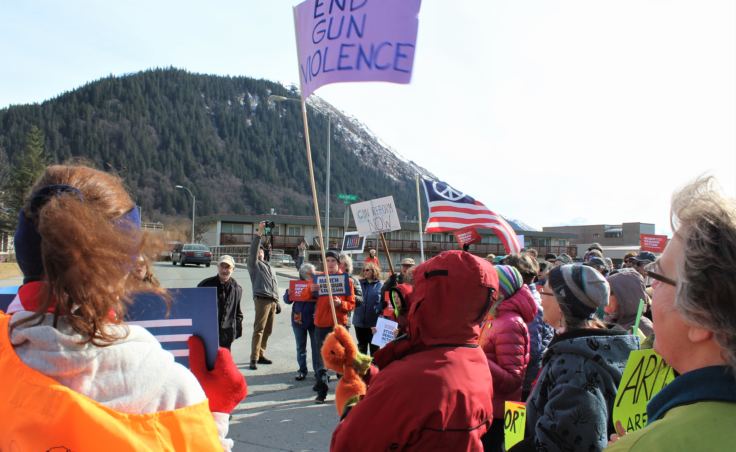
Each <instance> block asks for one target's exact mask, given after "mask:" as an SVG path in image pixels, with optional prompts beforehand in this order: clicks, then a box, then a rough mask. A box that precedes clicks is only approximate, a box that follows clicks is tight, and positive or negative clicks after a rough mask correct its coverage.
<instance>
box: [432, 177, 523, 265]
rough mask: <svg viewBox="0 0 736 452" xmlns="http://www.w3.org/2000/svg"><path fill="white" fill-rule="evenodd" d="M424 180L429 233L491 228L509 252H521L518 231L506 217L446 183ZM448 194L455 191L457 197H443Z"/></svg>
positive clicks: (453, 193)
mask: <svg viewBox="0 0 736 452" xmlns="http://www.w3.org/2000/svg"><path fill="white" fill-rule="evenodd" d="M423 182H424V190H425V192H426V194H427V205H428V206H429V219H428V220H427V226H426V229H425V232H428V233H432V232H449V231H455V230H457V229H463V228H466V227H468V226H477V227H481V228H488V229H491V230H492V231H494V232H495V234H496V235H497V236H498V238H499V240H500V241H501V243H503V246H504V248H505V249H506V252H508V253H518V252H519V251H521V245H520V244H519V240H518V238H517V237H516V232H515V231H514V229H513V228H512V227H511V225H509V224H508V222H507V221H506V220H505V219H504V218H503V217H502V216H500V215H497V214H496V213H495V212H493V211H491V210H489V209H488V208H487V207H486V206H484V205H483V204H482V203H481V202H479V201H476V200H475V199H473V198H472V197H470V196H468V195H465V194H463V193H461V192H458V191H457V190H454V189H453V188H452V187H450V186H449V185H447V184H446V183H444V182H433V181H429V180H426V179H425V180H424V181H423ZM448 194H452V195H453V196H452V198H457V200H456V201H450V200H448V199H447V198H445V197H444V196H443V195H448Z"/></svg>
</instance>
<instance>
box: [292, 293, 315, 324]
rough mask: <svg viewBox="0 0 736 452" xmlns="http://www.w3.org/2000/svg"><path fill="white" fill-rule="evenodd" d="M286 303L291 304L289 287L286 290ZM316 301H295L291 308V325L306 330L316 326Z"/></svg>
mask: <svg viewBox="0 0 736 452" xmlns="http://www.w3.org/2000/svg"><path fill="white" fill-rule="evenodd" d="M284 303H286V304H291V303H292V302H291V300H289V289H286V292H284ZM316 306H317V302H316V301H295V302H294V306H292V308H291V326H292V327H294V328H303V329H305V330H308V329H312V328H314V311H315V307H316Z"/></svg>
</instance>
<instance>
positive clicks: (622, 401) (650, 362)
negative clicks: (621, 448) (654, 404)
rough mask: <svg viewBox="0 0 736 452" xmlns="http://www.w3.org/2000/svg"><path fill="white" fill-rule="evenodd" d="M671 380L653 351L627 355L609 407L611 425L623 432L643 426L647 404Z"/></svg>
mask: <svg viewBox="0 0 736 452" xmlns="http://www.w3.org/2000/svg"><path fill="white" fill-rule="evenodd" d="M674 379H675V372H674V370H672V368H671V367H670V366H669V365H667V363H666V362H664V359H662V357H661V356H659V355H658V354H657V353H655V351H654V350H634V351H632V352H631V354H630V355H629V360H628V361H627V362H626V368H625V369H624V373H623V375H622V376H621V384H620V385H619V387H618V393H617V394H616V400H615V401H614V403H613V414H612V416H613V423H614V425H616V423H617V422H621V426H622V427H623V428H624V429H625V430H626V431H627V432H632V431H634V430H640V429H642V428H644V427H646V425H647V403H648V402H649V401H650V400H652V398H653V397H654V396H655V395H656V394H657V393H658V392H659V391H660V390H662V388H664V387H665V386H667V385H668V384H669V383H670V382H672V380H674Z"/></svg>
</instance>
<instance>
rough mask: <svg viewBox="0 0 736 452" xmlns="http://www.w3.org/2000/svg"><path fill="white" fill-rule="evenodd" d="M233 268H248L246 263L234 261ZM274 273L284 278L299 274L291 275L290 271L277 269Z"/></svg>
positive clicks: (295, 277)
mask: <svg viewBox="0 0 736 452" xmlns="http://www.w3.org/2000/svg"><path fill="white" fill-rule="evenodd" d="M235 268H248V266H247V265H246V264H239V263H237V262H236V263H235ZM274 273H276V274H277V275H279V276H282V277H284V278H289V279H299V276H298V275H292V274H290V273H286V272H285V271H278V270H276V271H275V272H274Z"/></svg>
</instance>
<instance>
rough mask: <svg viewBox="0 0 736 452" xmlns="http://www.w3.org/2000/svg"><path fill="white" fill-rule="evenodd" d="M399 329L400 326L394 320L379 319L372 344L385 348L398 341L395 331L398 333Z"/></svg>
mask: <svg viewBox="0 0 736 452" xmlns="http://www.w3.org/2000/svg"><path fill="white" fill-rule="evenodd" d="M398 327H399V324H398V323H396V322H394V321H393V320H389V319H387V318H384V317H379V318H378V321H376V333H375V334H374V335H373V338H372V339H371V344H373V345H377V346H378V347H380V348H383V346H385V345H386V344H388V343H389V342H391V341H392V340H394V339H396V334H395V333H394V331H396V329H397V328H398Z"/></svg>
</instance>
